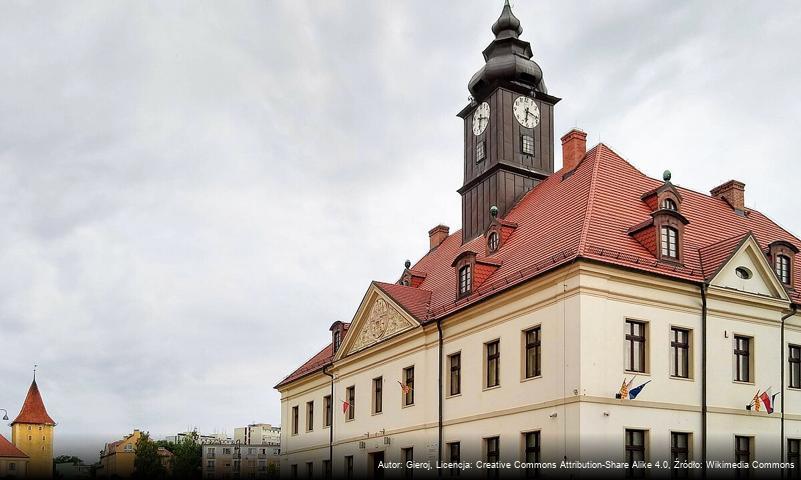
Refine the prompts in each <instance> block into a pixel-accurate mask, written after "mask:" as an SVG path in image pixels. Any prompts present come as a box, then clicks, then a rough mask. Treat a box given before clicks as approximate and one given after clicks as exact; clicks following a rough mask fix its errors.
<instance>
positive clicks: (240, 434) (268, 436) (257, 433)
mask: <svg viewBox="0 0 801 480" xmlns="http://www.w3.org/2000/svg"><path fill="white" fill-rule="evenodd" d="M234 442H239V443H240V444H242V445H272V446H280V445H281V427H278V426H273V425H270V424H269V423H254V424H251V425H248V426H246V427H237V428H235V429H234Z"/></svg>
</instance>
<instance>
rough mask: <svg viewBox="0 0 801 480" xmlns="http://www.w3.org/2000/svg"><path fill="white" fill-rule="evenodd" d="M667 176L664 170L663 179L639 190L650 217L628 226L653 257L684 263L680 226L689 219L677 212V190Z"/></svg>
mask: <svg viewBox="0 0 801 480" xmlns="http://www.w3.org/2000/svg"><path fill="white" fill-rule="evenodd" d="M670 177H671V175H670V171H669V170H665V173H664V175H663V177H662V178H663V180H664V183H663V184H662V185H661V186H660V187H659V188H656V189H654V190H651V191H650V192H647V193H645V194H643V196H642V201H643V202H645V203H646V204H647V205H648V206H649V207H650V208H651V219H650V220H646V221H644V222H642V223H640V224H639V225H635V226H634V227H631V228H630V229H629V235H631V236H632V237H634V238H635V239H636V240H637V241H638V242H640V243H641V244H642V245H643V246H644V247H645V248H647V249H648V250H649V251H650V252H651V253H652V254H653V255H654V256H655V257H656V258H657V259H659V260H661V261H666V262H675V263H684V226H685V225H687V224H688V223H690V221H689V220H687V218H686V217H685V216H684V215H682V214H681V202H682V198H681V194H680V193H679V191H678V189H676V187H675V186H673V184H672V183H670Z"/></svg>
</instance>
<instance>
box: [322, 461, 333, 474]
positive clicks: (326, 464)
mask: <svg viewBox="0 0 801 480" xmlns="http://www.w3.org/2000/svg"><path fill="white" fill-rule="evenodd" d="M323 472H324V474H325V478H331V460H323Z"/></svg>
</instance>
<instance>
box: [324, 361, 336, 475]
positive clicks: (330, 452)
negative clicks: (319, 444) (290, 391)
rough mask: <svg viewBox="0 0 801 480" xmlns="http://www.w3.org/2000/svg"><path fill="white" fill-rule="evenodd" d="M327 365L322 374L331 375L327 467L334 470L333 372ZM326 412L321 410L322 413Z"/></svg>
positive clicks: (325, 413)
mask: <svg viewBox="0 0 801 480" xmlns="http://www.w3.org/2000/svg"><path fill="white" fill-rule="evenodd" d="M327 368H328V365H326V366H324V367H323V375H326V376H328V377H331V424H330V425H328V467H329V468H330V469H331V472H332V473H333V471H334V374H333V373H328V371H327ZM327 414H328V412H325V411H323V415H327Z"/></svg>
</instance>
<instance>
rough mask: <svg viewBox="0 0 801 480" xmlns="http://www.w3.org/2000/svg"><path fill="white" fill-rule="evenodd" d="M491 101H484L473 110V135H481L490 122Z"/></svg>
mask: <svg viewBox="0 0 801 480" xmlns="http://www.w3.org/2000/svg"><path fill="white" fill-rule="evenodd" d="M489 114H490V108H489V103H487V102H484V103H482V104H481V105H479V106H478V108H476V111H475V112H473V135H476V136H478V135H481V134H482V133H484V130H485V129H486V128H487V125H488V124H489Z"/></svg>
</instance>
